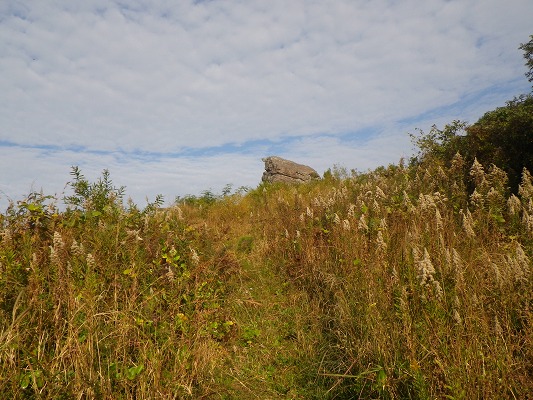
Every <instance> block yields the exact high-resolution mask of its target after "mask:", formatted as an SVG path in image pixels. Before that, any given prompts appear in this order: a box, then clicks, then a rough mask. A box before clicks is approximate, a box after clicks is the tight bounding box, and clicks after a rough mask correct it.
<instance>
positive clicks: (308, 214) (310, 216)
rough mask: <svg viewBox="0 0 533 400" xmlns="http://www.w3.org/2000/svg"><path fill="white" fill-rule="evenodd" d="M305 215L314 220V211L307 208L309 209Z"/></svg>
mask: <svg viewBox="0 0 533 400" xmlns="http://www.w3.org/2000/svg"><path fill="white" fill-rule="evenodd" d="M305 214H306V215H307V217H308V218H309V219H313V210H312V209H311V208H309V207H307V208H306V209H305Z"/></svg>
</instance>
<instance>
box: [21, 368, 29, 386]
mask: <svg viewBox="0 0 533 400" xmlns="http://www.w3.org/2000/svg"><path fill="white" fill-rule="evenodd" d="M30 383H31V373H29V372H26V373H25V374H24V375H22V376H21V377H20V387H21V388H22V389H27V388H28V386H30Z"/></svg>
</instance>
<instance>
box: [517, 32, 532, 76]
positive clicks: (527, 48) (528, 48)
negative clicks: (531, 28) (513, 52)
mask: <svg viewBox="0 0 533 400" xmlns="http://www.w3.org/2000/svg"><path fill="white" fill-rule="evenodd" d="M518 48H519V49H520V50H522V51H523V52H524V58H525V59H526V67H528V68H529V71H527V72H526V76H527V79H528V81H529V82H533V35H531V36H529V42H527V43H522V44H520V46H519V47H518Z"/></svg>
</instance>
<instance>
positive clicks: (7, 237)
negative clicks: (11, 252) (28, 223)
mask: <svg viewBox="0 0 533 400" xmlns="http://www.w3.org/2000/svg"><path fill="white" fill-rule="evenodd" d="M11 242H12V236H11V229H9V228H4V229H3V230H2V243H3V244H5V245H10V244H11Z"/></svg>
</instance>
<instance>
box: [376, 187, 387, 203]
mask: <svg viewBox="0 0 533 400" xmlns="http://www.w3.org/2000/svg"><path fill="white" fill-rule="evenodd" d="M375 192H376V197H377V198H378V199H382V200H383V199H386V198H387V195H386V194H385V193H384V192H383V190H381V188H380V187H379V186H376V189H375Z"/></svg>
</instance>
